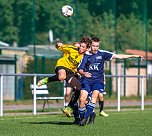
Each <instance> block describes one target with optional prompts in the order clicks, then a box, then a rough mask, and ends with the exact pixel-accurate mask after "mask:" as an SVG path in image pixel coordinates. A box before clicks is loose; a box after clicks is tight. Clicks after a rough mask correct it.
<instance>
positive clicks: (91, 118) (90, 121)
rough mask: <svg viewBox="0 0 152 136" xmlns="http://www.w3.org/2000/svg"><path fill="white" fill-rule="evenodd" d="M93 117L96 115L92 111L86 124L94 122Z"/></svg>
mask: <svg viewBox="0 0 152 136" xmlns="http://www.w3.org/2000/svg"><path fill="white" fill-rule="evenodd" d="M95 117H96V114H95V112H92V114H91V115H90V118H89V121H88V124H94V120H95Z"/></svg>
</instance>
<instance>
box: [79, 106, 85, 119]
mask: <svg viewBox="0 0 152 136" xmlns="http://www.w3.org/2000/svg"><path fill="white" fill-rule="evenodd" d="M85 111H86V107H83V108H79V115H80V119H83V118H84V115H85Z"/></svg>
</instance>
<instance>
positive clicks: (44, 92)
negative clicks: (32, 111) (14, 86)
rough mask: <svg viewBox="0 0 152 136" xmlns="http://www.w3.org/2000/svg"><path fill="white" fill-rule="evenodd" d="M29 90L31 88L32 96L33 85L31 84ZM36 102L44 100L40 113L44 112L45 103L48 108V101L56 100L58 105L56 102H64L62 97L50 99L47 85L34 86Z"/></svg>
mask: <svg viewBox="0 0 152 136" xmlns="http://www.w3.org/2000/svg"><path fill="white" fill-rule="evenodd" d="M30 88H31V90H32V94H33V93H34V85H33V84H31V85H30ZM36 100H44V103H43V109H42V111H44V109H45V105H46V103H48V106H49V102H48V100H56V101H57V103H58V100H64V97H50V96H49V91H48V88H47V85H42V86H37V85H36Z"/></svg>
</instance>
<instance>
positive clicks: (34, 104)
mask: <svg viewBox="0 0 152 136" xmlns="http://www.w3.org/2000/svg"><path fill="white" fill-rule="evenodd" d="M33 114H34V115H36V75H35V76H34V91H33Z"/></svg>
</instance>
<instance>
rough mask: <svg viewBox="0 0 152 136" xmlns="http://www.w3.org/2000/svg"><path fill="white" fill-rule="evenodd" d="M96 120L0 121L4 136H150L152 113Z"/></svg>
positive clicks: (17, 118) (127, 113)
mask: <svg viewBox="0 0 152 136" xmlns="http://www.w3.org/2000/svg"><path fill="white" fill-rule="evenodd" d="M109 115H110V116H109V117H107V118H104V117H100V116H99V115H98V114H97V116H96V120H95V124H93V125H86V126H84V127H82V126H77V125H73V124H72V122H73V118H67V117H65V115H63V114H62V115H36V116H34V115H32V116H13V117H9V116H4V117H0V135H1V136H150V135H152V111H151V110H145V111H121V112H109Z"/></svg>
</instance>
